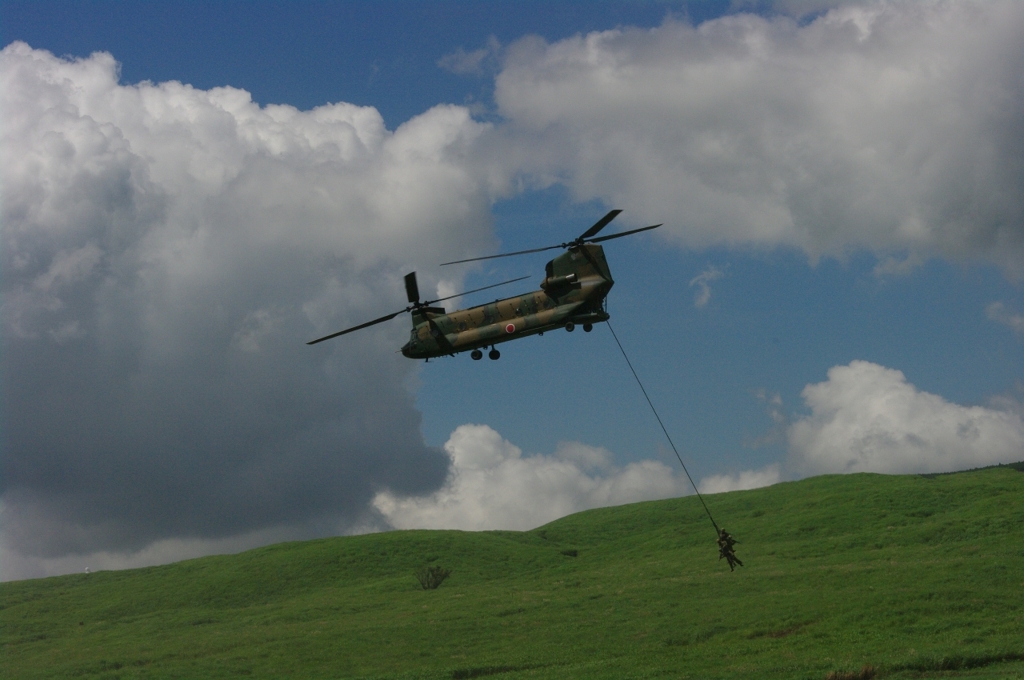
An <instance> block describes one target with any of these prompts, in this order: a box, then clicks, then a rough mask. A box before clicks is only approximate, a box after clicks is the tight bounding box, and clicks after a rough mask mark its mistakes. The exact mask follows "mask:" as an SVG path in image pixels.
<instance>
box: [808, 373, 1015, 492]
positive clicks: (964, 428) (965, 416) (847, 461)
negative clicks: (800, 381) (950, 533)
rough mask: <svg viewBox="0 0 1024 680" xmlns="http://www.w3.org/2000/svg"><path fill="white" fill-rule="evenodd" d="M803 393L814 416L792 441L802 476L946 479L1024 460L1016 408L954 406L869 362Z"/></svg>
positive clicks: (830, 375) (838, 374)
mask: <svg viewBox="0 0 1024 680" xmlns="http://www.w3.org/2000/svg"><path fill="white" fill-rule="evenodd" d="M802 394H803V398H804V401H805V402H806V404H807V406H808V408H810V410H811V412H810V414H809V415H806V416H804V417H801V418H798V419H797V420H796V421H795V422H793V424H792V425H791V426H790V427H789V430H788V437H789V448H790V463H791V464H792V466H793V468H795V469H796V470H797V471H798V472H801V473H803V474H822V473H832V472H841V473H842V472H882V473H889V474H901V473H925V472H948V471H953V470H962V469H967V468H972V467H979V466H983V465H992V464H997V463H1011V462H1016V461H1019V460H1021V458H1024V419H1022V417H1021V413H1020V412H1019V409H1017V410H1013V409H1006V408H986V407H982V406H961V405H959V404H953V403H950V402H948V401H946V400H945V399H943V398H942V397H940V396H938V395H935V394H929V393H928V392H922V391H920V390H918V389H917V388H915V387H914V386H913V385H911V384H910V383H908V382H907V379H906V377H904V375H903V373H901V372H900V371H897V370H893V369H890V368H885V367H884V366H879V365H877V364H873V363H870V362H867V361H854V362H852V363H850V364H849V365H848V366H834V367H833V368H831V369H829V372H828V380H826V381H825V382H822V383H818V384H814V385H808V386H807V387H805V388H804V390H803V393H802Z"/></svg>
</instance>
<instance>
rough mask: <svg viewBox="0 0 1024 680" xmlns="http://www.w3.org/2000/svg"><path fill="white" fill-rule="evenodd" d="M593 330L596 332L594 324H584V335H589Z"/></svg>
mask: <svg viewBox="0 0 1024 680" xmlns="http://www.w3.org/2000/svg"><path fill="white" fill-rule="evenodd" d="M592 330H594V324H592V323H585V324H583V332H584V333H589V332H590V331H592Z"/></svg>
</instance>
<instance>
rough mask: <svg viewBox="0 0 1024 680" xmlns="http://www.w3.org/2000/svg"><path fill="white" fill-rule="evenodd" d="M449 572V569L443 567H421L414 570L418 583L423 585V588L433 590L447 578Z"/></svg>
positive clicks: (450, 571)
mask: <svg viewBox="0 0 1024 680" xmlns="http://www.w3.org/2000/svg"><path fill="white" fill-rule="evenodd" d="M451 573H452V570H451V569H445V568H444V567H438V566H433V567H423V568H422V569H420V570H419V571H417V572H416V579H417V580H418V581H419V582H420V585H421V586H423V590H434V589H435V588H437V587H438V586H439V585H441V584H442V583H444V580H445V579H446V578H448V575H449V574H451Z"/></svg>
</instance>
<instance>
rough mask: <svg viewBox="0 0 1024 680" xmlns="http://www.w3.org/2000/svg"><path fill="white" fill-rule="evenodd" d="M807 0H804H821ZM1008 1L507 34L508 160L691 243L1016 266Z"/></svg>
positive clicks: (1021, 210) (1013, 35) (1018, 98)
mask: <svg viewBox="0 0 1024 680" xmlns="http://www.w3.org/2000/svg"><path fill="white" fill-rule="evenodd" d="M819 4H821V3H819ZM1022 63H1024V5H1022V4H1021V3H1018V2H989V1H987V0H986V1H984V2H930V3H922V2H874V3H865V4H853V5H845V6H841V7H837V8H834V9H832V10H831V11H829V12H827V13H825V14H823V15H822V16H818V17H817V18H814V19H813V20H812V21H810V22H809V23H806V24H801V23H799V22H798V21H796V20H794V19H791V18H787V17H784V16H776V17H773V18H763V17H759V16H755V15H751V14H739V15H733V16H727V17H724V18H720V19H717V20H714V21H709V22H706V23H704V24H701V25H700V26H697V27H694V26H691V25H689V24H686V23H682V22H677V21H673V20H668V21H666V22H665V23H664V24H663V25H662V26H660V27H657V28H654V29H650V30H647V29H639V28H623V29H621V30H614V31H604V32H597V33H591V34H588V35H578V36H575V37H572V38H567V39H565V40H561V41H558V42H555V43H550V44H549V43H546V42H544V41H543V40H542V39H540V38H536V37H530V38H524V39H522V40H520V41H518V42H516V43H514V44H512V45H510V46H509V47H508V48H506V50H505V59H504V65H503V69H502V71H501V73H500V74H499V75H498V78H497V81H496V94H495V96H496V100H497V103H498V107H499V112H500V113H501V115H503V116H504V117H505V118H506V119H507V121H508V124H507V125H506V126H505V127H504V128H502V132H503V133H505V134H506V135H507V146H508V148H507V150H506V153H505V157H507V158H511V159H515V162H516V163H517V164H519V166H520V167H521V168H522V170H523V172H524V173H527V174H529V175H530V176H531V177H533V178H534V181H536V182H537V183H538V184H543V183H545V182H547V183H554V182H562V183H564V184H565V185H566V186H568V187H569V188H570V189H571V191H572V195H573V196H574V197H576V198H578V199H580V200H592V199H601V200H603V201H605V202H606V203H607V204H609V205H615V206H617V207H620V208H625V209H627V214H629V215H630V216H633V217H635V219H637V220H638V222H644V221H645V220H650V221H658V222H661V221H665V222H667V223H668V224H669V225H670V226H669V228H667V229H663V230H661V234H660V236H661V237H667V238H674V239H677V240H678V242H680V243H681V244H684V245H686V246H688V247H693V248H700V247H706V246H710V245H741V246H769V247H772V246H779V245H785V246H791V247H796V248H800V249H802V250H804V251H805V252H806V253H807V254H808V255H809V256H810V257H811V258H812V259H814V258H817V257H819V256H821V255H833V256H838V257H842V256H844V255H845V254H846V253H848V252H850V251H854V250H859V249H868V250H871V251H874V252H876V253H878V254H879V256H880V257H881V258H882V259H883V260H884V264H883V265H882V266H881V271H882V272H883V273H884V272H890V273H897V272H900V271H904V270H906V269H907V268H909V267H913V266H915V265H916V264H917V263H919V262H923V261H925V260H926V259H928V258H929V257H944V258H951V259H954V260H972V259H981V260H986V261H990V262H995V263H998V264H999V265H1000V266H1002V267H1003V268H1005V270H1006V271H1007V272H1008V273H1009V274H1010V275H1013V276H1020V275H1024V192H1022V191H1021V187H1022V186H1024V166H1022V165H1021V164H1020V162H1019V159H1020V158H1021V157H1022V156H1024V132H1022V130H1024V80H1022V79H1021V78H1020V65H1021V64H1022Z"/></svg>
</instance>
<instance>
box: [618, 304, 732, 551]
mask: <svg viewBox="0 0 1024 680" xmlns="http://www.w3.org/2000/svg"><path fill="white" fill-rule="evenodd" d="M605 325H606V326H608V330H610V331H611V332H612V337H613V338H615V344H616V345H618V346H619V351H620V352H622V358H623V359H625V360H626V365H627V366H629V370H630V372H631V373H632V374H633V377H634V378H636V384H637V385H639V386H640V391H641V392H643V393H644V399H646V400H647V404H648V406H650V407H651V412H652V413H654V417H655V418H656V419H657V421H658V425H661V431H662V432H664V433H665V439H667V440H668V443H669V446H671V447H672V452H673V453H675V454H676V458H677V459H679V464H680V465H681V466H682V467H683V472H684V473H686V478H687V479H688V480H690V486H692V487H693V490H694V492H695V493H696V494H697V498H698V499H699V500H700V504H701V505H703V506H704V512H706V513H707V515H708V519H710V520H711V525H712V526H714V527H715V535H716V536H717V535H718V534H719V528H718V523H717V522H715V518H714V517H713V516H712V515H711V510H709V509H708V504H707V503H705V502H704V497H703V496H701V495H700V491H699V490H698V489H697V485H696V484H694V483H693V477H691V476H690V471H689V470H687V469H686V463H684V462H683V457H682V456H680V455H679V451H678V450H677V449H676V445H675V444H674V443H673V442H672V437H670V436H669V434H668V430H667V429H666V428H665V424H664V423H663V422H661V416H659V415H658V410H657V409H656V408H654V402H652V401H651V398H650V397H649V396H648V395H647V390H646V389H644V384H643V383H642V382H640V376H638V375H637V374H636V369H634V368H633V362H631V361H630V360H629V357H628V356H626V350H625V349H623V348H622V343H621V342H619V336H617V335H616V334H615V329H614V328H612V324H611V322H610V321H606V322H605Z"/></svg>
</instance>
